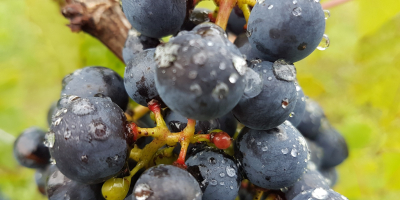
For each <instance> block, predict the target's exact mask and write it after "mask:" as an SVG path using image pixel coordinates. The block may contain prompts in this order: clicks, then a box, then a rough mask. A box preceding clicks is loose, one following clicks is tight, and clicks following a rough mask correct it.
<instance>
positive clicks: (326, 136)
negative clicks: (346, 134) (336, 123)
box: [315, 121, 349, 168]
mask: <svg viewBox="0 0 400 200" xmlns="http://www.w3.org/2000/svg"><path fill="white" fill-rule="evenodd" d="M324 123H327V124H328V125H323V128H321V132H320V134H318V135H317V137H316V138H315V143H316V144H317V145H318V146H320V147H321V148H322V149H323V150H324V156H323V158H322V162H321V167H322V168H331V167H335V166H337V165H339V164H340V163H342V162H343V161H344V160H345V159H346V158H347V157H348V156H349V149H348V147H347V143H346V140H345V139H344V138H343V136H342V135H341V134H340V133H339V132H338V131H337V130H336V129H334V128H333V127H331V126H330V125H329V122H327V121H326V122H324Z"/></svg>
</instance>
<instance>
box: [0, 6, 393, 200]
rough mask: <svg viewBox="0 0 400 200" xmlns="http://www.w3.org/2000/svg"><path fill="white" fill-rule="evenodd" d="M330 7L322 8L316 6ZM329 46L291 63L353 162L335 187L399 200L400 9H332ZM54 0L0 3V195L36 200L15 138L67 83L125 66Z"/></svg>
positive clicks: (36, 122)
mask: <svg viewBox="0 0 400 200" xmlns="http://www.w3.org/2000/svg"><path fill="white" fill-rule="evenodd" d="M321 2H326V1H321ZM330 11H331V15H332V16H331V18H329V19H328V20H327V28H326V34H328V35H329V37H330V40H331V46H330V47H329V48H328V50H326V51H318V50H316V51H315V52H314V53H313V54H311V56H309V57H307V58H306V59H304V60H302V61H300V62H298V63H296V67H297V70H298V78H299V81H300V84H301V85H302V87H303V88H304V90H305V92H306V95H308V96H310V97H312V98H314V99H316V100H317V101H318V102H319V103H320V104H321V105H322V107H323V108H324V109H325V112H326V114H327V116H328V118H329V119H330V121H331V122H332V124H333V125H334V126H335V127H336V128H337V129H338V130H340V131H341V132H342V134H343V135H344V137H345V138H346V140H347V142H348V144H349V148H350V157H349V159H348V160H346V161H345V162H344V163H343V164H342V165H340V166H339V167H338V170H339V174H340V177H339V182H338V184H337V186H336V187H335V188H334V189H335V190H336V191H338V192H339V193H342V194H343V195H345V196H347V197H348V198H349V199H351V200H372V199H379V200H389V199H390V200H398V199H400V103H399V99H400V68H399V66H400V15H399V11H400V2H399V1H398V0H379V1H374V0H354V1H352V2H349V3H346V4H343V5H340V6H338V7H335V8H332V9H330ZM67 23H68V21H67V20H66V19H64V17H63V16H62V15H61V14H60V8H59V7H58V5H57V4H56V3H54V2H53V1H51V0H12V1H10V0H0V25H1V26H0V152H1V154H0V190H1V191H2V192H3V193H4V194H6V196H8V197H9V198H10V199H13V200H14V199H16V200H18V199H23V200H37V199H43V197H42V196H41V195H40V194H39V193H38V192H37V189H36V185H35V182H34V178H33V174H34V171H33V170H30V169H25V168H22V167H20V166H18V165H17V163H16V161H15V160H14V158H13V156H12V145H13V141H14V139H15V137H16V136H17V135H18V134H19V133H20V132H21V131H22V130H24V129H26V128H28V127H30V126H39V127H42V128H43V129H47V123H46V115H47V110H48V108H49V106H50V104H51V103H52V102H53V101H56V100H57V99H58V97H59V95H60V89H61V79H62V78H63V76H64V75H66V74H68V73H70V72H72V71H74V70H76V69H78V68H82V67H84V66H88V65H101V66H106V67H110V68H112V69H114V70H116V71H117V72H119V73H120V74H123V71H124V65H123V63H121V62H120V61H119V60H118V59H117V58H116V57H115V56H114V55H113V54H112V53H111V52H110V51H108V50H107V49H106V48H105V47H104V46H103V45H102V44H101V43H100V42H98V41H97V40H96V39H94V38H92V37H91V36H89V35H86V34H84V33H79V34H75V33H71V32H70V30H69V28H68V27H66V26H65V25H66V24H67Z"/></svg>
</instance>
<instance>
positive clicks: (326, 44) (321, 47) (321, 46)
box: [317, 34, 331, 51]
mask: <svg viewBox="0 0 400 200" xmlns="http://www.w3.org/2000/svg"><path fill="white" fill-rule="evenodd" d="M330 43H331V42H330V40H329V37H328V35H326V34H324V35H323V36H322V40H321V42H320V43H319V45H318V47H317V49H318V50H321V51H324V50H326V49H327V48H328V47H329V45H330Z"/></svg>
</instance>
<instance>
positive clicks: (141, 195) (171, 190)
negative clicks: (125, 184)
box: [132, 165, 202, 200]
mask: <svg viewBox="0 0 400 200" xmlns="http://www.w3.org/2000/svg"><path fill="white" fill-rule="evenodd" d="M140 199H146V200H158V199H163V200H188V199H191V200H192V199H193V200H200V199H202V192H201V189H200V186H199V183H198V182H197V181H196V179H195V178H194V177H193V176H192V175H191V174H190V173H189V172H187V171H185V170H183V169H181V168H178V167H175V166H172V165H158V166H155V167H152V168H150V169H148V170H146V171H145V172H144V173H143V174H142V176H140V178H139V180H138V181H137V182H136V184H135V187H134V190H133V198H132V200H140Z"/></svg>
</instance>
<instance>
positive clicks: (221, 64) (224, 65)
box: [219, 62, 226, 70]
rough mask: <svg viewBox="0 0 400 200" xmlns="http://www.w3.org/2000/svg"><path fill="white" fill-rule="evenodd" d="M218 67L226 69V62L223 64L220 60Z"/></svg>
mask: <svg viewBox="0 0 400 200" xmlns="http://www.w3.org/2000/svg"><path fill="white" fill-rule="evenodd" d="M219 69H220V70H225V69H226V64H225V63H224V62H221V63H220V64H219Z"/></svg>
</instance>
